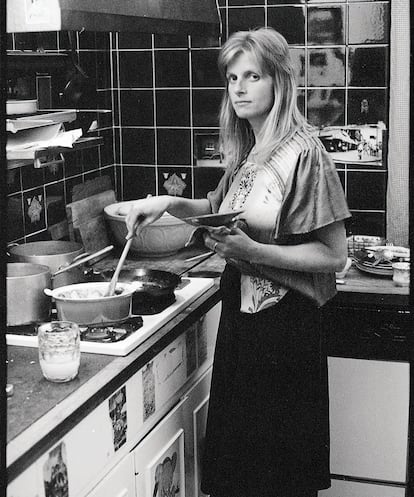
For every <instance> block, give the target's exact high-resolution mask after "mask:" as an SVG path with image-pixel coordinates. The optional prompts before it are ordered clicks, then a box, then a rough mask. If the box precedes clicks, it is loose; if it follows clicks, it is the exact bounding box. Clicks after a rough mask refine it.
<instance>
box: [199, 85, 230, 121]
mask: <svg viewBox="0 0 414 497" xmlns="http://www.w3.org/2000/svg"><path fill="white" fill-rule="evenodd" d="M222 95H223V90H193V125H194V126H218V124H219V112H220V104H221V99H222Z"/></svg>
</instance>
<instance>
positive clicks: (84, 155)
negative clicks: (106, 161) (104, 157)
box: [81, 147, 99, 172]
mask: <svg viewBox="0 0 414 497" xmlns="http://www.w3.org/2000/svg"><path fill="white" fill-rule="evenodd" d="M81 161H82V166H83V172H87V171H93V170H94V169H99V149H98V147H92V148H85V149H84V150H82V151H81Z"/></svg>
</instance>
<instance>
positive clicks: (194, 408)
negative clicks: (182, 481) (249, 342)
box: [185, 368, 211, 497]
mask: <svg viewBox="0 0 414 497" xmlns="http://www.w3.org/2000/svg"><path fill="white" fill-rule="evenodd" d="M210 383H211V368H210V369H209V370H207V371H206V373H205V374H204V375H203V376H202V377H201V378H200V379H199V381H198V382H197V383H196V384H195V385H194V386H193V388H192V389H191V390H190V391H189V392H188V393H187V397H188V400H187V402H186V405H185V463H186V489H187V495H189V496H194V497H204V496H205V495H206V494H204V493H203V492H202V491H201V489H200V482H201V456H202V451H203V447H204V438H205V433H206V423H207V411H208V401H209V398H210Z"/></svg>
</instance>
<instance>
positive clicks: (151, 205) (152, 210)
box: [118, 196, 169, 239]
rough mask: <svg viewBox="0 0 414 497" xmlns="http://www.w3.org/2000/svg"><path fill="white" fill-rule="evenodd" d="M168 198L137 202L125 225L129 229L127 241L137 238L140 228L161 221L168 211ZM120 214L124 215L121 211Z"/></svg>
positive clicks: (154, 198) (144, 199)
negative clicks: (136, 234) (137, 231)
mask: <svg viewBox="0 0 414 497" xmlns="http://www.w3.org/2000/svg"><path fill="white" fill-rule="evenodd" d="M168 205H169V202H168V197H167V196H159V197H147V198H143V199H139V200H136V201H135V202H134V203H133V204H132V205H131V206H130V207H129V210H128V211H127V212H125V214H126V218H125V223H126V225H127V228H128V234H127V236H126V238H127V239H129V238H131V237H133V236H135V233H136V230H137V228H138V227H140V228H141V227H144V226H146V225H148V224H151V223H153V222H154V221H156V220H157V219H159V218H160V217H161V216H162V215H163V214H164V212H165V211H166V210H167V209H168ZM118 213H119V214H123V212H121V209H120V210H119V211H118Z"/></svg>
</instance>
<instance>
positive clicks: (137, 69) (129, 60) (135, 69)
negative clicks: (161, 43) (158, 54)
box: [119, 51, 152, 88]
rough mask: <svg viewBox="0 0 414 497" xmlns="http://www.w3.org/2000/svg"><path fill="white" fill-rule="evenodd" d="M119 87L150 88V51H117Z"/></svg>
mask: <svg viewBox="0 0 414 497" xmlns="http://www.w3.org/2000/svg"><path fill="white" fill-rule="evenodd" d="M119 79H120V82H119V85H120V87H121V88H152V55H151V52H149V51H148V52H146V51H145V52H119Z"/></svg>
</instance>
